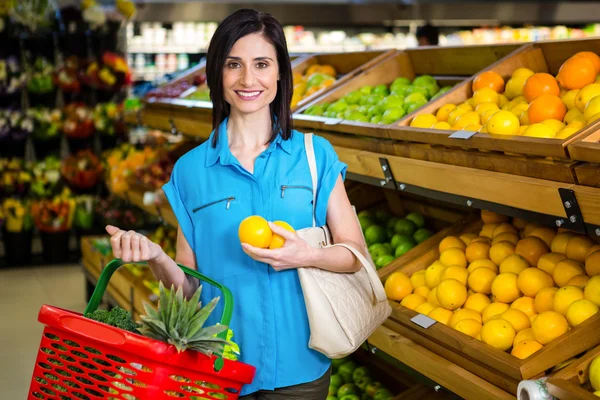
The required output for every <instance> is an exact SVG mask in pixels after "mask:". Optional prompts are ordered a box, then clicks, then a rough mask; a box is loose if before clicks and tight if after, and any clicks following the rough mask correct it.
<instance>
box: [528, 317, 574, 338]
mask: <svg viewBox="0 0 600 400" xmlns="http://www.w3.org/2000/svg"><path fill="white" fill-rule="evenodd" d="M531 328H532V329H533V335H534V336H535V340H536V341H537V342H539V343H541V344H544V345H545V344H548V343H550V342H551V341H553V340H554V339H556V338H557V337H559V336H561V335H563V334H565V333H566V332H567V331H568V330H569V323H568V322H567V319H566V318H565V317H564V316H563V315H562V314H559V313H557V312H556V311H544V312H542V313H540V314H539V315H538V316H537V318H536V319H535V321H533V324H532V326H531Z"/></svg>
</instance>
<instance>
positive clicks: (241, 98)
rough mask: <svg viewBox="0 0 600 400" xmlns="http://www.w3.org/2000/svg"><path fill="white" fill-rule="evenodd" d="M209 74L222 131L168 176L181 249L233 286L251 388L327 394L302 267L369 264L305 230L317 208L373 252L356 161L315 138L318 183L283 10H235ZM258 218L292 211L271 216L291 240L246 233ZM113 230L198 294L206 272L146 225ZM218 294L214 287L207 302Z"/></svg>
mask: <svg viewBox="0 0 600 400" xmlns="http://www.w3.org/2000/svg"><path fill="white" fill-rule="evenodd" d="M206 74H207V83H208V86H209V88H210V95H211V100H212V102H213V129H214V130H213V132H212V133H211V136H210V137H209V139H208V140H207V141H206V142H205V143H203V144H201V145H200V146H198V147H196V148H195V149H193V150H191V151H189V152H188V153H186V154H185V155H183V156H182V157H181V158H179V160H178V161H177V162H176V163H175V166H174V167H173V173H172V175H171V179H170V181H169V182H167V183H166V184H165V185H164V186H163V190H164V193H165V195H166V198H167V199H168V201H169V203H170V205H171V208H172V209H173V212H174V214H175V216H176V217H177V222H178V225H179V227H178V236H177V254H176V257H175V259H176V261H177V262H178V263H180V264H183V265H186V266H188V267H190V268H193V269H199V270H200V271H201V272H202V273H203V274H205V275H207V276H210V277H211V278H213V279H215V280H217V281H219V282H223V283H224V284H225V285H226V286H227V287H228V288H229V289H230V290H231V292H232V294H233V297H234V299H235V305H234V309H233V315H232V320H231V325H230V328H231V329H232V330H233V332H235V337H234V340H235V341H236V343H238V344H239V346H240V349H241V354H240V357H239V361H242V362H245V363H248V364H251V365H253V366H254V367H256V376H255V378H254V381H253V382H252V383H251V384H249V385H246V386H244V387H243V389H242V391H241V393H240V394H241V396H242V398H247V399H261V400H264V399H269V400H270V399H303V400H323V399H325V398H326V397H327V392H328V386H329V375H330V367H331V360H330V359H329V358H328V357H327V356H326V355H324V354H322V353H320V352H319V351H316V350H314V349H311V348H310V347H309V341H310V338H311V332H310V326H309V320H308V313H307V307H306V303H305V299H304V293H303V290H302V286H301V284H300V279H299V275H298V269H299V268H304V267H314V268H318V269H322V270H326V271H331V272H334V273H348V272H356V271H358V270H359V269H360V268H361V266H362V265H361V263H360V262H359V261H358V260H357V258H356V256H355V255H354V254H353V253H352V252H351V251H349V250H348V249H347V248H344V247H327V248H314V247H312V246H310V245H309V244H308V243H307V242H306V241H305V240H304V239H302V237H301V236H300V235H299V234H298V233H297V231H299V230H301V229H304V228H309V227H312V226H313V215H314V223H315V224H316V226H323V225H327V226H328V227H329V230H330V232H331V238H332V241H333V242H334V243H336V244H346V245H349V246H351V247H353V248H355V249H362V250H361V252H363V255H365V254H366V245H365V243H364V238H363V236H362V232H361V229H360V226H359V224H358V220H357V218H356V214H355V213H354V211H353V209H352V206H351V205H350V202H349V200H348V196H347V194H346V190H345V187H344V182H343V179H344V177H345V174H346V165H345V164H344V163H342V162H340V161H339V159H338V157H337V155H336V153H335V151H334V149H333V146H331V144H330V143H329V142H328V141H327V140H325V139H324V138H322V137H319V136H315V137H314V139H313V148H314V160H315V161H316V165H317V168H316V169H317V171H316V172H317V173H316V180H317V182H316V185H315V186H313V181H312V177H311V169H310V168H309V163H308V158H307V153H306V150H305V145H304V143H305V142H304V135H303V134H302V133H301V132H298V131H296V130H294V129H293V128H292V119H291V111H290V103H291V99H292V91H293V86H292V68H291V65H290V59H289V55H288V52H287V44H286V41H285V36H284V33H283V29H282V27H281V25H280V24H279V22H278V21H277V20H276V19H275V18H273V17H272V16H271V15H269V14H265V13H260V12H258V11H255V10H248V9H244V10H239V11H236V12H235V13H233V14H231V15H230V16H228V17H227V18H225V20H223V21H222V22H221V24H220V25H219V27H218V28H217V30H216V31H215V33H214V35H213V37H212V40H211V43H210V46H209V49H208V55H207V66H206ZM311 154H312V153H311ZM311 159H312V158H311ZM313 187H316V189H313ZM249 216H259V217H261V218H262V219H264V220H267V221H284V222H286V223H287V224H289V226H290V228H291V229H289V230H286V229H285V228H282V227H281V226H280V225H277V224H273V223H270V222H269V228H270V230H271V231H272V233H273V234H275V235H278V236H280V237H281V238H282V239H283V240H282V243H281V245H278V246H273V247H277V248H270V249H269V248H258V247H254V246H251V245H249V244H248V243H240V238H239V236H238V229H239V227H240V224H241V222H242V221H244V220H245V219H246V218H248V217H249ZM107 231H108V232H109V233H110V234H111V235H112V239H111V243H112V246H113V251H114V254H115V256H116V257H120V258H122V259H123V260H124V261H126V262H127V261H141V260H147V261H148V265H149V266H150V268H151V270H152V272H153V273H154V275H155V276H156V277H157V279H158V280H161V281H163V283H164V284H165V285H166V286H170V285H171V284H173V285H175V286H183V289H184V293H185V295H186V296H191V295H192V294H193V293H194V292H195V290H196V288H197V287H198V282H197V281H194V280H192V279H190V278H187V277H186V276H185V275H184V274H183V272H182V271H181V269H179V267H178V266H177V264H176V263H175V261H174V260H172V259H171V258H169V257H168V256H167V255H166V254H165V253H164V252H163V251H162V249H161V248H160V246H158V245H156V244H154V243H152V242H149V241H148V240H147V239H146V238H145V237H143V236H141V235H139V234H138V233H136V232H124V231H122V230H120V229H118V228H117V227H107ZM218 295H219V293H218V292H217V291H216V290H214V289H213V288H212V287H210V286H207V287H203V289H202V297H201V300H202V302H203V303H206V302H208V301H210V300H211V299H212V298H214V297H217V296H218ZM222 310H223V304H221V303H219V304H218V305H217V306H216V308H215V310H214V311H213V313H211V316H210V317H209V319H208V320H207V322H206V323H207V324H213V323H217V322H218V321H216V316H218V315H220V314H221V312H222Z"/></svg>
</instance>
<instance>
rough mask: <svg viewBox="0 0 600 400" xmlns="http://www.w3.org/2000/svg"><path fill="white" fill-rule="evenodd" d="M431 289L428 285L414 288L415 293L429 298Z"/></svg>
mask: <svg viewBox="0 0 600 400" xmlns="http://www.w3.org/2000/svg"><path fill="white" fill-rule="evenodd" d="M430 291H431V290H430V289H429V288H428V287H427V286H426V285H423V286H419V287H416V288H414V290H413V293H414V294H418V295H420V296H423V297H425V298H427V296H428V295H429V292H430Z"/></svg>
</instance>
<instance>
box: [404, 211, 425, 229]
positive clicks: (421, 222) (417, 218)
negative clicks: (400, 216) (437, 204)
mask: <svg viewBox="0 0 600 400" xmlns="http://www.w3.org/2000/svg"><path fill="white" fill-rule="evenodd" d="M406 219H407V220H409V221H412V222H413V223H414V224H415V225H416V226H417V228H423V227H424V226H425V217H423V216H422V215H421V214H419V213H416V212H411V213H410V214H408V215H407V216H406Z"/></svg>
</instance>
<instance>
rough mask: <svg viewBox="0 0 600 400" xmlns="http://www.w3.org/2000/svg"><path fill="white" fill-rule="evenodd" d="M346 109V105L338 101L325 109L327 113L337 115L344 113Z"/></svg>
mask: <svg viewBox="0 0 600 400" xmlns="http://www.w3.org/2000/svg"><path fill="white" fill-rule="evenodd" d="M347 108H348V103H346V102H345V101H343V100H338V101H336V102H335V103H333V104H332V105H330V106H329V108H328V109H327V112H335V113H339V112H343V111H346V109H347Z"/></svg>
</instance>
